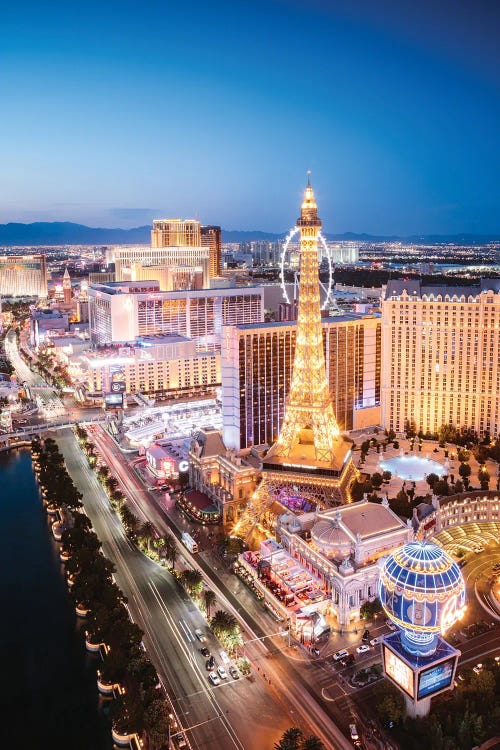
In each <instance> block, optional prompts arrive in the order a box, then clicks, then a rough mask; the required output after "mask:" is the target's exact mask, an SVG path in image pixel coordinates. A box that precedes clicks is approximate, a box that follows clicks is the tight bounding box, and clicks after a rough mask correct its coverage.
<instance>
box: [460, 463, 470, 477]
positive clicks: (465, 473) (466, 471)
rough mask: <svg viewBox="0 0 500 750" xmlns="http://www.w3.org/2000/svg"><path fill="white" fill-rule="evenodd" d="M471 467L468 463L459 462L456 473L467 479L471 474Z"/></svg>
mask: <svg viewBox="0 0 500 750" xmlns="http://www.w3.org/2000/svg"><path fill="white" fill-rule="evenodd" d="M471 471H472V470H471V468H470V465H469V464H466V463H461V464H460V466H459V467H458V473H459V474H460V476H461V477H462V479H468V478H469V477H470V475H471Z"/></svg>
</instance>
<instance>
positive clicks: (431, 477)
mask: <svg viewBox="0 0 500 750" xmlns="http://www.w3.org/2000/svg"><path fill="white" fill-rule="evenodd" d="M425 481H426V482H427V484H428V485H429V487H430V488H431V490H432V489H433V488H434V485H435V484H436V482H439V477H438V475H437V474H434V472H431V473H430V474H427V477H426V480H425Z"/></svg>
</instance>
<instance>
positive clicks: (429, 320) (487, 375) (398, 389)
mask: <svg viewBox="0 0 500 750" xmlns="http://www.w3.org/2000/svg"><path fill="white" fill-rule="evenodd" d="M499 326H500V279H481V282H480V284H478V285H476V286H467V287H458V286H445V285H442V286H424V285H422V283H421V281H419V280H411V281H407V280H404V279H397V280H393V281H389V283H388V285H387V289H386V291H385V295H384V297H383V300H382V373H381V401H382V424H383V425H384V427H386V428H388V429H393V430H395V431H396V432H404V430H405V427H406V424H407V420H412V421H414V422H415V425H416V428H417V430H423V432H424V433H426V432H430V433H435V432H437V431H438V430H439V428H440V426H441V425H443V424H452V425H454V426H456V427H470V428H473V429H474V430H476V432H477V433H478V435H479V436H480V437H482V436H483V435H484V434H485V433H489V434H490V435H491V437H497V436H498V435H499V433H500V329H499Z"/></svg>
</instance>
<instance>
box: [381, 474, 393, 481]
mask: <svg viewBox="0 0 500 750" xmlns="http://www.w3.org/2000/svg"><path fill="white" fill-rule="evenodd" d="M382 479H383V480H384V482H390V481H391V479H392V474H391V472H390V471H384V472H382Z"/></svg>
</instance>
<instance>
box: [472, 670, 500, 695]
mask: <svg viewBox="0 0 500 750" xmlns="http://www.w3.org/2000/svg"><path fill="white" fill-rule="evenodd" d="M470 686H471V688H472V690H473V691H474V692H478V693H490V694H491V695H492V696H493V693H494V691H495V676H494V674H493V672H490V670H489V669H481V670H480V672H479V674H476V672H474V673H473V674H472V677H471V681H470Z"/></svg>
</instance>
